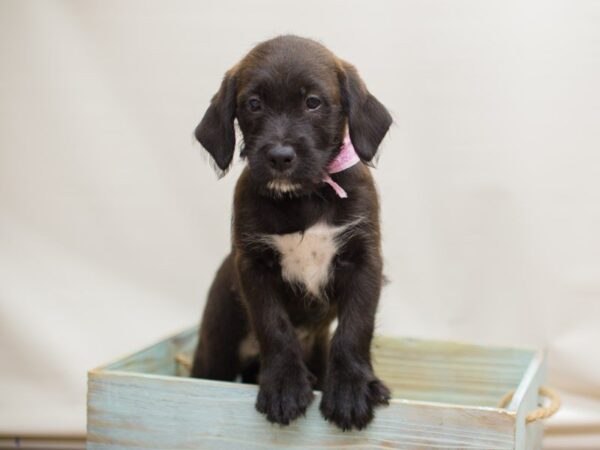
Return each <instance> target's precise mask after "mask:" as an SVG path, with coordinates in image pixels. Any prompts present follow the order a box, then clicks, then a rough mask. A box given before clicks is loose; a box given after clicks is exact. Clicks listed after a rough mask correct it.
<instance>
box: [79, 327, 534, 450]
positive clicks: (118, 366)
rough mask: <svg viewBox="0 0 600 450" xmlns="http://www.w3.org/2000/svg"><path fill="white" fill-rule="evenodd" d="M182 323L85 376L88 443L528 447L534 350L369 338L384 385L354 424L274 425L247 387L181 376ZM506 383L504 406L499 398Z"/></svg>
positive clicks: (190, 339) (185, 338)
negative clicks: (377, 403) (366, 421)
mask: <svg viewBox="0 0 600 450" xmlns="http://www.w3.org/2000/svg"><path fill="white" fill-rule="evenodd" d="M196 335H197V329H196V328H192V329H189V330H186V331H184V332H182V333H180V334H177V335H175V336H173V337H171V338H168V339H165V340H163V341H161V342H159V343H157V344H155V345H152V346H150V347H148V348H146V349H144V350H141V351H140V352H137V353H135V354H133V355H131V356H128V357H126V358H123V359H121V360H119V361H117V362H115V363H112V364H109V365H107V366H103V367H100V368H98V369H95V370H92V371H90V372H89V374H88V435H87V439H88V449H90V450H108V449H110V450H116V449H142V448H143V449H204V448H207V449H210V448H218V449H235V450H241V449H259V448H269V449H280V448H295V449H309V448H310V449H318V448H353V449H360V450H362V449H371V448H372V449H388V448H402V449H485V450H490V449H506V450H508V449H536V448H541V439H542V426H541V424H540V422H539V421H538V422H533V423H530V424H526V416H527V414H528V413H529V412H530V411H532V410H534V409H535V408H537V406H538V402H539V401H540V399H539V396H538V389H539V388H540V385H541V383H542V380H543V378H544V372H545V363H544V354H543V353H541V352H536V351H532V350H524V349H511V348H498V347H484V346H477V345H469V344H458V343H447V342H434V341H423V340H414V339H392V338H384V337H379V338H376V339H375V341H374V349H373V357H374V363H375V370H376V373H377V374H378V375H379V376H380V377H381V378H382V379H383V380H384V381H385V382H386V383H387V385H388V386H389V387H390V388H391V389H392V392H393V399H392V401H391V402H390V405H389V406H388V407H382V408H379V409H378V410H377V413H376V418H375V420H374V421H373V422H372V423H371V424H370V426H369V427H368V428H367V429H366V430H363V431H352V432H342V431H340V430H338V429H337V428H336V427H335V426H333V425H331V424H329V423H327V422H326V421H325V420H324V419H323V418H322V417H321V415H320V413H319V410H318V404H319V401H320V398H319V397H320V394H319V393H317V395H316V397H315V400H314V402H313V404H312V405H311V407H310V408H309V410H308V411H307V414H306V417H303V418H300V419H298V420H296V421H295V422H293V423H292V424H291V425H290V426H287V427H282V426H279V425H273V424H270V423H268V422H267V421H266V419H265V418H264V417H263V416H262V415H261V414H259V413H257V412H256V411H255V409H254V402H255V399H256V393H257V387H256V386H254V385H243V384H239V383H226V382H217V381H210V380H199V379H192V378H188V377H186V375H187V369H186V367H185V364H182V360H185V359H186V358H188V359H189V358H190V356H191V353H192V351H193V349H194V346H195V344H196ZM512 390H514V395H513V396H512V400H511V401H510V403H509V404H508V405H507V406H506V408H500V407H498V404H499V402H500V401H501V399H502V397H503V396H504V395H505V394H506V393H507V392H510V391H512Z"/></svg>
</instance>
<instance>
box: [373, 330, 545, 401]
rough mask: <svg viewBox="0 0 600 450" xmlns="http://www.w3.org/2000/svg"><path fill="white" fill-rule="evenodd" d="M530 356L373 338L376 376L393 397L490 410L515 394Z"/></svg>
mask: <svg viewBox="0 0 600 450" xmlns="http://www.w3.org/2000/svg"><path fill="white" fill-rule="evenodd" d="M533 355H534V352H533V351H529V350H520V349H511V348H497V347H486V346H478V345H470V344H460V343H452V342H437V341H422V340H416V339H393V338H383V337H379V338H376V339H375V341H374V347H373V360H374V366H375V370H376V373H377V374H378V376H380V377H381V378H382V379H383V380H385V381H386V382H387V384H388V386H389V387H390V388H391V389H392V392H393V395H394V397H401V398H407V399H413V400H424V401H437V402H447V403H456V404H462V405H474V406H488V407H495V406H496V405H497V404H498V402H499V401H500V399H501V398H502V396H503V395H504V394H506V393H507V392H509V391H511V390H514V389H516V387H517V386H518V385H519V383H520V381H521V379H522V377H523V375H524V373H525V371H526V369H527V367H528V365H529V363H530V361H531V360H532V358H533Z"/></svg>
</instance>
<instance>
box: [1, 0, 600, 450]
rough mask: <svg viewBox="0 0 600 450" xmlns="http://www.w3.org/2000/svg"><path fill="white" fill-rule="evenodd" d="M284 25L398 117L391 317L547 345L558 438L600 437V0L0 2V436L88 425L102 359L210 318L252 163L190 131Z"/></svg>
mask: <svg viewBox="0 0 600 450" xmlns="http://www.w3.org/2000/svg"><path fill="white" fill-rule="evenodd" d="M284 32H293V33H297V34H301V35H304V36H308V37H314V38H317V39H319V40H321V41H322V42H323V43H325V44H326V45H327V46H329V47H330V48H331V49H332V50H333V51H334V52H335V53H337V54H338V56H340V57H342V58H344V59H347V60H348V61H351V62H352V63H354V64H355V65H356V66H357V67H358V68H359V70H360V72H361V74H362V75H363V78H364V79H365V81H366V82H367V85H368V86H369V88H370V90H371V91H372V92H373V93H374V94H375V95H376V96H377V97H378V98H379V99H380V100H381V101H382V102H383V103H384V104H386V105H387V106H388V107H389V109H390V110H391V111H392V113H393V115H394V118H395V122H396V124H395V126H394V128H393V129H392V130H391V132H390V134H389V136H388V138H386V140H385V143H384V146H383V148H382V150H381V154H380V159H379V162H378V167H377V169H376V171H375V178H376V180H377V183H378V186H379V189H380V194H381V201H382V208H383V232H384V233H383V239H384V251H385V261H386V273H387V275H388V277H389V278H390V280H391V283H390V284H389V285H388V286H387V288H386V290H385V292H384V294H383V298H382V301H381V308H380V313H379V317H378V332H379V333H386V334H392V335H403V336H417V337H426V338H435V339H451V340H464V341H472V342H478V343H488V344H501V345H518V346H531V347H546V348H547V349H548V358H549V379H548V384H550V385H552V386H554V387H555V388H558V389H559V391H560V392H561V393H562V394H563V396H564V400H565V405H564V407H563V409H562V410H561V412H560V413H559V415H558V416H557V417H556V418H555V419H553V420H551V421H550V422H549V425H550V427H551V429H550V433H549V435H548V438H547V440H546V445H547V447H548V448H571V449H573V448H580V447H581V448H599V447H600V350H599V347H600V239H599V236H598V233H599V231H600V89H599V83H598V82H599V80H600V3H599V2H595V1H580V2H571V1H566V0H565V1H554V2H546V1H533V2H514V3H511V2H506V1H497V2H479V1H477V0H473V1H456V2H446V1H430V0H426V1H423V0H414V1H393V0H389V1H380V2H359V1H331V2H321V1H316V0H310V1H295V2H288V1H276V0H259V1H254V2H241V1H240V2H217V1H215V2H212V1H204V2H192V1H189V2H182V1H171V2H155V1H125V2H117V1H86V2H77V1H62V2H44V1H39V2H37V1H6V0H4V1H2V2H0V434H1V435H14V434H43V435H82V434H83V433H84V432H85V392H86V371H87V370H88V369H90V368H93V367H95V366H98V365H100V364H102V363H105V362H107V361H110V360H113V359H115V358H116V357H119V356H120V355H123V354H125V353H127V352H131V351H134V350H136V349H139V348H141V347H143V346H145V345H147V344H150V343H152V342H153V341H156V340H157V339H159V338H161V337H164V336H166V335H168V334H171V333H174V332H176V331H179V330H180V329H182V328H185V327H187V326H191V325H193V324H195V323H196V322H197V321H198V320H199V318H200V314H201V311H202V307H203V304H204V297H205V294H206V291H207V289H208V286H209V283H210V282H211V280H212V277H213V274H214V272H215V270H216V268H217V267H218V264H219V263H220V261H221V259H222V258H223V257H224V255H225V254H226V253H227V251H228V248H229V226H230V213H231V199H232V190H233V186H234V183H235V180H236V177H237V175H238V174H239V172H240V169H241V167H242V165H243V163H241V162H239V161H238V162H237V163H236V165H235V167H234V169H233V170H232V171H231V172H230V173H229V175H227V176H226V177H225V178H223V179H222V180H217V178H216V176H215V174H214V173H213V172H212V170H211V167H210V164H208V159H207V157H206V156H205V155H204V154H203V151H202V150H201V149H200V147H199V145H198V144H195V143H194V142H193V139H192V131H193V129H194V127H195V125H196V123H197V122H198V121H199V120H200V118H201V116H202V113H203V112H204V110H205V108H206V107H207V105H208V102H209V100H210V98H211V96H212V95H213V94H214V92H216V90H217V88H218V86H219V83H220V80H221V77H222V75H223V73H224V72H225V70H227V69H228V68H229V67H231V66H232V65H233V64H234V63H235V62H236V61H237V60H238V59H239V58H240V57H241V56H243V55H244V54H245V52H246V51H248V50H249V49H250V48H251V47H252V46H253V45H254V44H255V43H257V42H259V41H261V40H263V39H266V38H269V37H272V36H274V35H276V34H279V33H284ZM565 433H568V434H565Z"/></svg>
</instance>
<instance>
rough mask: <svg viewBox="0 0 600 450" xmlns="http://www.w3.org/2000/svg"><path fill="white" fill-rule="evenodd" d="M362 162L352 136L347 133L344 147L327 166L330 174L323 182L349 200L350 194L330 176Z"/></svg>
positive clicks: (339, 195)
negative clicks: (351, 138)
mask: <svg viewBox="0 0 600 450" xmlns="http://www.w3.org/2000/svg"><path fill="white" fill-rule="evenodd" d="M358 162H360V158H359V157H358V155H357V154H356V150H354V146H353V145H352V142H351V141H350V134H349V133H348V132H346V135H345V136H344V142H343V143H342V147H341V148H340V152H339V153H338V155H337V156H336V157H335V159H334V160H333V161H331V163H330V164H329V166H327V172H328V174H327V175H325V176H324V177H323V181H324V182H325V183H327V184H328V185H329V186H331V187H332V188H333V190H334V191H335V193H336V194H337V195H338V197H339V198H347V197H348V194H347V193H346V191H345V190H344V188H342V187H341V186H340V185H339V184H337V183H336V182H335V181H333V179H332V178H331V177H330V176H329V174H332V173H338V172H341V171H343V170H346V169H349V168H350V167H352V166H354V165H355V164H357V163H358Z"/></svg>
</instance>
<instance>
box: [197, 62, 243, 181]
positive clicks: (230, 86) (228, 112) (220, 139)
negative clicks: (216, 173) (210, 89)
mask: <svg viewBox="0 0 600 450" xmlns="http://www.w3.org/2000/svg"><path fill="white" fill-rule="evenodd" d="M235 105H236V77H235V74H234V73H233V70H230V71H229V72H227V73H226V74H225V77H224V78H223V82H222V83H221V87H220V88H219V91H218V92H217V93H216V94H215V95H214V97H213V98H212V100H211V102H210V106H209V107H208V109H207V110H206V112H205V113H204V117H203V118H202V120H201V121H200V123H199V124H198V126H197V127H196V131H195V132H194V134H195V135H196V139H198V141H199V142H200V143H201V144H202V146H203V147H204V148H205V149H206V150H207V151H208V153H210V155H211V156H212V157H213V159H214V161H215V163H216V165H217V166H218V167H219V169H221V171H223V172H225V171H226V170H227V168H228V167H229V165H230V164H231V160H232V159H233V152H234V150H235V130H234V126H233V121H234V119H235Z"/></svg>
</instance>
